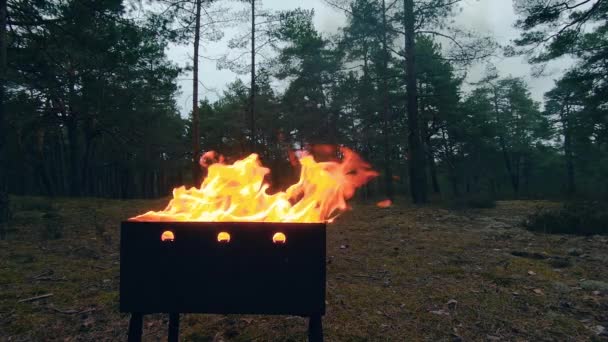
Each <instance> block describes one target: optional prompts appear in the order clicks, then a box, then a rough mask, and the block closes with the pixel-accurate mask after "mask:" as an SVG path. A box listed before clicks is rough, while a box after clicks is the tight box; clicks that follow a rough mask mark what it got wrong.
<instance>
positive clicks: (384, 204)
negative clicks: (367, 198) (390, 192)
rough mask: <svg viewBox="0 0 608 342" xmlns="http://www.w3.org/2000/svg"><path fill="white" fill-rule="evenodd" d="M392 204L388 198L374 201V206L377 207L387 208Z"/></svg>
mask: <svg viewBox="0 0 608 342" xmlns="http://www.w3.org/2000/svg"><path fill="white" fill-rule="evenodd" d="M392 205H393V201H391V200H390V199H385V200H383V201H380V202H378V203H376V206H378V208H389V207H390V206H392Z"/></svg>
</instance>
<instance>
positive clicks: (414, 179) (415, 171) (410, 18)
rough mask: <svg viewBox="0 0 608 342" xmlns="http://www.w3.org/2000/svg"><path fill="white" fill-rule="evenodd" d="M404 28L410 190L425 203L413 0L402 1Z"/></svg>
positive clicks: (418, 199)
mask: <svg viewBox="0 0 608 342" xmlns="http://www.w3.org/2000/svg"><path fill="white" fill-rule="evenodd" d="M403 9H404V13H405V15H404V20H405V22H404V23H403V25H404V28H405V81H406V91H407V119H408V129H409V132H408V143H409V157H410V158H409V170H410V189H411V193H412V201H413V202H414V203H425V202H426V201H427V197H426V173H425V170H424V169H425V167H424V164H425V162H424V151H423V150H422V141H421V139H420V128H419V127H418V101H417V100H416V98H417V89H416V61H415V54H416V31H415V28H414V20H415V17H414V0H403Z"/></svg>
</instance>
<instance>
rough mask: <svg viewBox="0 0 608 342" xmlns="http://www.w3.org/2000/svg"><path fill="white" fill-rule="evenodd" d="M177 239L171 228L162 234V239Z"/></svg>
mask: <svg viewBox="0 0 608 342" xmlns="http://www.w3.org/2000/svg"><path fill="white" fill-rule="evenodd" d="M173 240H175V235H173V232H172V231H170V230H165V231H164V232H163V233H162V235H161V236H160V241H173Z"/></svg>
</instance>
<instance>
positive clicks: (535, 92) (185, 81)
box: [168, 0, 569, 116]
mask: <svg viewBox="0 0 608 342" xmlns="http://www.w3.org/2000/svg"><path fill="white" fill-rule="evenodd" d="M258 1H260V0H258ZM262 6H263V8H264V9H268V10H278V9H294V8H297V7H300V8H304V9H314V10H315V18H314V23H315V26H316V28H317V30H318V31H320V32H321V33H325V34H330V33H335V32H337V31H338V29H339V28H340V27H343V26H344V25H345V23H346V18H345V16H344V15H343V14H342V13H341V12H340V11H338V10H335V9H333V8H331V7H329V6H328V5H327V4H325V3H324V2H323V0H263V3H262ZM462 7H463V9H462V12H460V13H459V14H458V16H457V17H456V18H455V22H456V25H458V26H461V27H463V28H466V29H471V30H475V31H477V32H479V33H480V34H488V35H491V36H493V37H494V38H495V39H496V41H497V42H498V43H499V44H501V45H506V44H508V43H509V42H510V41H511V40H512V39H515V38H517V36H518V32H517V30H516V29H514V28H513V24H514V23H515V20H516V15H515V12H514V9H513V3H512V0H463V1H462ZM243 24H244V25H246V23H243ZM234 33H235V30H227V31H226V37H225V39H223V40H222V41H220V42H216V43H205V44H203V46H202V47H201V49H202V50H201V54H202V58H201V59H200V70H199V79H200V80H201V83H202V87H199V98H200V99H204V98H208V99H209V100H211V101H214V100H216V99H217V98H218V96H219V95H220V94H221V93H222V91H223V90H224V89H225V87H226V85H227V84H228V83H230V82H233V81H234V80H235V79H236V78H237V77H239V76H238V75H236V74H235V73H233V72H231V71H229V70H218V68H216V63H215V61H213V60H209V59H207V58H205V57H211V58H213V57H218V56H219V55H220V54H221V53H223V52H224V51H226V50H227V49H228V47H227V42H226V41H227V39H228V38H229V37H230V36H231V35H232V34H234ZM191 50H192V48H191V46H171V47H170V48H169V51H168V56H169V58H170V59H171V60H173V61H175V62H176V63H178V64H179V65H185V64H186V63H188V64H191V61H190V62H189V60H190V58H191V56H192V52H191ZM491 62H492V63H493V64H494V65H495V66H496V67H497V69H498V71H499V72H500V74H501V75H502V76H509V75H512V76H516V77H523V78H524V79H525V80H526V81H527V82H528V84H529V86H530V90H531V92H532V96H533V97H534V99H535V100H537V101H542V98H543V94H544V93H545V92H546V91H548V90H549V89H551V88H552V86H553V82H554V79H555V78H557V77H559V75H560V73H561V71H563V70H564V69H565V68H567V66H568V64H569V63H568V62H567V61H560V62H556V63H553V64H552V65H551V67H550V69H549V76H545V77H541V78H535V77H531V75H530V74H531V67H530V66H529V65H528V63H526V61H525V59H524V58H521V57H515V58H494V59H492V60H491ZM484 70H485V65H481V64H480V65H476V66H474V67H472V68H471V70H470V71H469V72H468V74H467V75H468V78H467V82H475V81H477V80H479V79H480V78H481V77H482V76H483V74H484ZM240 77H242V78H243V79H244V80H246V79H247V78H248V77H249V76H248V75H244V76H240ZM191 79H192V74H191V73H190V74H188V73H185V74H183V75H182V76H181V78H180V81H179V84H180V87H181V94H180V95H179V97H178V100H177V102H178V105H179V107H180V110H181V112H182V115H184V116H185V115H187V113H188V112H189V111H190V108H191V106H192V81H191ZM466 89H467V87H466V86H465V87H464V90H465V91H466Z"/></svg>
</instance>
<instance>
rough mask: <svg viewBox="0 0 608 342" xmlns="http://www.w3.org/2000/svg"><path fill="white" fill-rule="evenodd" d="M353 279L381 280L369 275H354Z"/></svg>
mask: <svg viewBox="0 0 608 342" xmlns="http://www.w3.org/2000/svg"><path fill="white" fill-rule="evenodd" d="M353 277H357V278H369V279H374V280H379V279H380V278H378V277H375V276H372V275H367V274H353Z"/></svg>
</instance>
